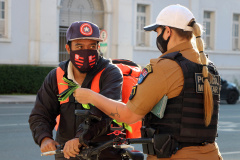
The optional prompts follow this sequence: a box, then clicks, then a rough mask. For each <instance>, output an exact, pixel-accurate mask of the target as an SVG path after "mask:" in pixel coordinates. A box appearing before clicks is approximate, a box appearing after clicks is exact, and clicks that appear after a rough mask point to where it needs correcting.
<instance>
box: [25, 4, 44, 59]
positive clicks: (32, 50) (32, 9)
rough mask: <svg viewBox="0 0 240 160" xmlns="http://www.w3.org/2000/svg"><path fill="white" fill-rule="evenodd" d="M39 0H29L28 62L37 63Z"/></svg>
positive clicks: (38, 51)
mask: <svg viewBox="0 0 240 160" xmlns="http://www.w3.org/2000/svg"><path fill="white" fill-rule="evenodd" d="M40 2H41V1H40V0H29V56H28V64H39V60H40V59H39V54H40V6H41V5H40Z"/></svg>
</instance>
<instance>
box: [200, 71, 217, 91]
mask: <svg viewBox="0 0 240 160" xmlns="http://www.w3.org/2000/svg"><path fill="white" fill-rule="evenodd" d="M195 82H196V92H197V93H203V89H204V85H203V74H202V73H195ZM209 83H210V86H211V89H212V93H213V94H215V95H219V94H220V89H221V88H220V86H221V82H220V76H218V75H212V78H211V79H210V81H209Z"/></svg>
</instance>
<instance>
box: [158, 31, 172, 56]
mask: <svg viewBox="0 0 240 160" xmlns="http://www.w3.org/2000/svg"><path fill="white" fill-rule="evenodd" d="M165 29H166V28H164V29H163V30H162V33H161V34H160V35H159V36H158V37H157V39H156V45H157V47H158V49H159V50H160V51H161V52H162V53H165V52H166V51H167V45H168V42H169V39H170V36H169V37H168V39H167V40H165V39H163V34H164V31H165Z"/></svg>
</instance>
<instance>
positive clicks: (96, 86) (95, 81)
mask: <svg viewBox="0 0 240 160" xmlns="http://www.w3.org/2000/svg"><path fill="white" fill-rule="evenodd" d="M104 70H105V68H104V69H103V70H101V71H100V72H98V73H97V74H96V76H95V77H94V78H93V80H92V84H91V90H92V91H94V92H97V93H99V92H100V88H99V82H100V77H101V75H102V72H103V71H104Z"/></svg>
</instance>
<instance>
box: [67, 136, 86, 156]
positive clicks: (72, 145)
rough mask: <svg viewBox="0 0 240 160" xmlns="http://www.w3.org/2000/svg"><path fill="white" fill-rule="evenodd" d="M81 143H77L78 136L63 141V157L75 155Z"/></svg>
mask: <svg viewBox="0 0 240 160" xmlns="http://www.w3.org/2000/svg"><path fill="white" fill-rule="evenodd" d="M81 146H82V145H81V144H80V143H79V139H78V138H74V139H71V140H69V141H67V142H66V143H65V146H64V148H63V153H64V157H65V158H67V159H69V158H70V157H76V155H77V154H78V153H79V152H80V150H79V148H80V147H81Z"/></svg>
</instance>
